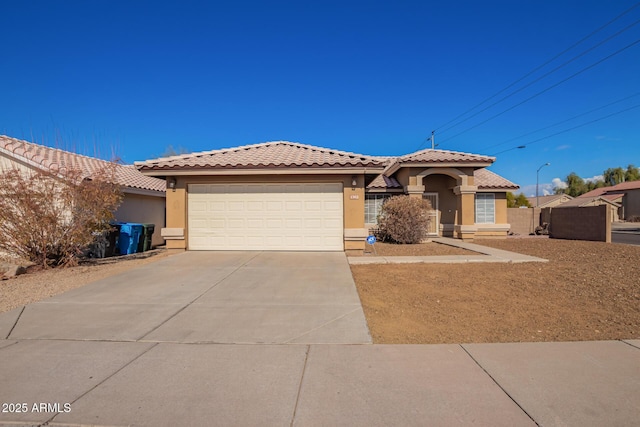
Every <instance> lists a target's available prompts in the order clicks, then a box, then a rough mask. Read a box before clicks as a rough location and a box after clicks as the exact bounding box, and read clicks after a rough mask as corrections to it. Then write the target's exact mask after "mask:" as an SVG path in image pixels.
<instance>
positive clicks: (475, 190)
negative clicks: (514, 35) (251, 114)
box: [136, 141, 519, 251]
mask: <svg viewBox="0 0 640 427" xmlns="http://www.w3.org/2000/svg"><path fill="white" fill-rule="evenodd" d="M494 161H495V158H493V157H487V156H480V155H475V154H467V153H458V152H453V151H444V150H431V149H427V150H423V151H419V152H416V153H412V154H408V155H406V156H401V157H378V156H367V155H362V154H354V153H348V152H343V151H337V150H331V149H327V148H321V147H314V146H309V145H304V144H299V143H293V142H285V141H278V142H266V143H262V144H255V145H247V146H241V147H235V148H229V149H222V150H214V151H207V152H201V153H192V154H186V155H179V156H172V157H165V158H160V159H154V160H148V161H144V162H136V166H137V167H138V169H139V170H140V171H141V172H142V173H144V174H146V175H150V176H158V177H163V178H166V179H167V186H168V189H167V228H166V229H165V230H163V233H164V235H165V237H166V238H167V247H168V248H170V249H189V250H225V249H237V250H335V251H343V250H346V251H362V250H363V249H364V247H365V239H366V237H367V235H368V234H369V228H370V227H371V226H374V225H375V223H376V220H377V214H378V212H379V209H380V206H381V205H382V202H383V200H384V199H385V198H387V197H390V196H391V195H394V194H409V195H410V196H413V197H423V198H426V199H429V200H430V201H431V203H432V206H433V207H434V208H435V209H434V221H433V227H432V230H431V231H432V233H433V235H448V236H454V237H457V238H461V239H464V240H472V239H473V238H475V237H480V236H506V235H507V232H508V230H509V224H507V201H506V192H507V191H513V190H515V189H518V188H519V187H518V186H517V185H515V184H513V183H511V182H509V181H507V180H506V179H504V178H502V177H500V176H498V175H496V174H494V173H492V172H490V171H488V170H486V169H485V168H486V167H487V166H490V165H491V164H492V163H493V162H494Z"/></svg>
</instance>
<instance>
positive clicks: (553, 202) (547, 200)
mask: <svg viewBox="0 0 640 427" xmlns="http://www.w3.org/2000/svg"><path fill="white" fill-rule="evenodd" d="M527 200H528V201H529V204H530V205H531V206H532V207H534V208H553V207H556V206H558V205H561V204H563V203H566V202H568V201H569V200H573V197H571V196H570V195H568V194H551V195H549V196H540V197H535V196H532V197H527ZM537 203H538V205H537V206H536V204H537Z"/></svg>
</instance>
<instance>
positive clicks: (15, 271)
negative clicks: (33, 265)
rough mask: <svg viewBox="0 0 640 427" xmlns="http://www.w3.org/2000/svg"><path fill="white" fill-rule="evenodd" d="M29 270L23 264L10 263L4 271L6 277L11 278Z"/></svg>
mask: <svg viewBox="0 0 640 427" xmlns="http://www.w3.org/2000/svg"><path fill="white" fill-rule="evenodd" d="M26 272H27V269H26V268H25V267H23V266H21V265H10V266H9V267H8V268H7V271H5V273H4V276H3V277H4V278H7V279H11V278H12V277H16V276H19V275H21V274H24V273H26Z"/></svg>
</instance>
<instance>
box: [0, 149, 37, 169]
mask: <svg viewBox="0 0 640 427" xmlns="http://www.w3.org/2000/svg"><path fill="white" fill-rule="evenodd" d="M14 168H17V169H18V170H20V171H22V172H31V171H33V168H32V167H30V166H26V165H25V164H23V163H20V162H16V161H14V160H13V159H10V158H8V157H6V156H5V155H4V154H2V153H0V172H2V171H5V170H10V169H14Z"/></svg>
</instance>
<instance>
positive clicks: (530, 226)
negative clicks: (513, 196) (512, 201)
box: [507, 208, 541, 236]
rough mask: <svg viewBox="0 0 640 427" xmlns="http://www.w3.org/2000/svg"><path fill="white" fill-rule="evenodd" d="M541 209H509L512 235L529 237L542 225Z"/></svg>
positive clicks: (508, 220) (508, 219)
mask: <svg viewBox="0 0 640 427" xmlns="http://www.w3.org/2000/svg"><path fill="white" fill-rule="evenodd" d="M540 211H541V209H540V208H507V222H508V223H509V224H510V225H511V229H510V233H513V234H518V235H522V236H527V235H529V234H531V233H533V232H534V231H535V229H536V227H538V226H539V225H540Z"/></svg>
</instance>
